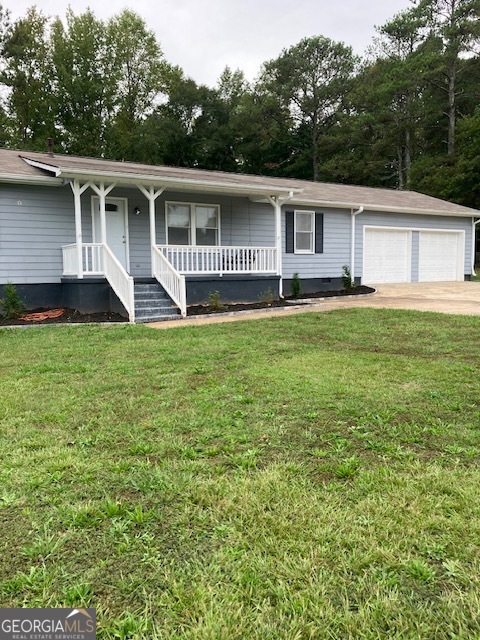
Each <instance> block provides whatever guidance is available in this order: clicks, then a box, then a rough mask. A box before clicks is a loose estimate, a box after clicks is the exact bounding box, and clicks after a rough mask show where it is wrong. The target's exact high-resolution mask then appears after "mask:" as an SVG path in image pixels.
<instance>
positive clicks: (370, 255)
mask: <svg viewBox="0 0 480 640" xmlns="http://www.w3.org/2000/svg"><path fill="white" fill-rule="evenodd" d="M363 255H364V263H363V278H362V281H363V282H364V283H365V284H386V283H390V282H392V283H393V282H410V280H411V265H412V233H411V231H410V230H408V229H388V228H376V229H372V228H365V236H364V249H363Z"/></svg>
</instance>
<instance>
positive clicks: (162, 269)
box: [152, 246, 187, 317]
mask: <svg viewBox="0 0 480 640" xmlns="http://www.w3.org/2000/svg"><path fill="white" fill-rule="evenodd" d="M152 256H153V275H154V276H155V278H156V279H157V280H158V282H159V283H160V284H161V285H162V287H163V288H164V289H165V291H166V292H167V293H168V295H169V296H170V297H171V298H172V300H173V301H174V302H175V304H176V305H177V306H178V307H179V309H180V313H181V314H182V316H183V317H185V316H186V315H187V288H186V285H185V276H182V275H180V274H179V273H178V271H177V270H176V269H175V268H174V266H173V265H172V264H171V263H170V262H169V261H168V259H167V258H166V257H165V255H164V254H163V253H162V252H161V251H160V250H159V248H158V247H155V246H153V247H152Z"/></svg>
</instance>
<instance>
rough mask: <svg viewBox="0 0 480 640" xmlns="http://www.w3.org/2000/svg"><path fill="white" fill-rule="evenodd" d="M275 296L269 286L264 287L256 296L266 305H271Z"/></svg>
mask: <svg viewBox="0 0 480 640" xmlns="http://www.w3.org/2000/svg"><path fill="white" fill-rule="evenodd" d="M276 298H277V296H276V295H275V293H274V292H273V291H272V290H271V289H270V287H268V289H266V290H265V291H262V292H261V293H260V294H259V296H258V299H259V301H260V302H263V304H266V305H268V306H271V305H272V304H273V303H274V302H275V300H276Z"/></svg>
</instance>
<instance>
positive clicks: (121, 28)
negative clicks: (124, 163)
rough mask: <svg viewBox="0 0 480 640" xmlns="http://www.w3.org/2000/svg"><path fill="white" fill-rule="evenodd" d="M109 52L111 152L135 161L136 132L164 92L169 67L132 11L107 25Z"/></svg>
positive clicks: (137, 16) (143, 24)
mask: <svg viewBox="0 0 480 640" xmlns="http://www.w3.org/2000/svg"><path fill="white" fill-rule="evenodd" d="M108 39H109V48H110V50H111V55H112V57H113V66H114V76H115V78H116V85H117V94H116V109H115V110H116V113H115V120H114V126H113V128H112V132H111V145H113V148H112V147H111V148H110V152H112V153H113V154H114V155H115V156H116V157H120V158H130V159H135V156H136V155H138V153H139V149H138V139H137V136H138V128H139V125H140V123H141V121H142V120H143V119H144V118H145V117H146V116H147V115H149V114H150V113H152V111H153V108H154V106H155V102H156V99H157V97H158V95H159V93H160V92H162V91H163V92H165V90H166V85H167V81H168V76H169V75H170V74H171V73H172V70H171V67H170V66H169V65H168V64H167V63H166V62H165V60H164V57H163V52H162V50H161V48H160V45H159V44H158V42H157V40H156V37H155V34H154V33H153V32H152V31H150V30H149V29H148V28H147V26H146V24H145V22H144V20H143V19H142V18H141V17H140V16H139V15H138V14H137V13H135V12H134V11H131V10H130V9H125V10H124V11H122V13H120V14H119V15H117V16H115V17H113V18H112V20H111V21H110V22H109V24H108Z"/></svg>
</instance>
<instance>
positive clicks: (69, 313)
mask: <svg viewBox="0 0 480 640" xmlns="http://www.w3.org/2000/svg"><path fill="white" fill-rule="evenodd" d="M374 291H375V289H372V288H371V287H364V286H361V287H355V288H354V289H351V290H350V291H346V290H345V289H340V290H339V291H317V292H316V293H302V294H301V296H300V298H299V300H305V299H309V300H310V299H315V298H331V297H338V296H352V295H353V296H358V295H365V294H367V293H373V292H374ZM288 301H292V302H295V299H294V298H292V297H291V296H287V297H285V299H283V300H274V301H273V302H272V303H271V304H267V303H265V302H250V303H242V304H226V305H223V308H221V309H216V308H212V307H209V306H208V305H203V304H198V305H192V306H189V307H188V310H187V315H189V316H198V315H205V314H213V313H228V312H231V311H248V310H249V309H271V308H274V307H289V306H290V304H289V303H288ZM297 304H302V302H300V301H299V302H298V303H297ZM303 304H306V303H303ZM82 322H83V323H87V322H95V323H102V322H128V320H127V318H124V317H123V316H121V315H120V314H119V313H110V312H107V313H80V312H79V311H76V310H75V309H45V308H40V309H33V310H32V311H28V312H25V314H23V315H22V316H21V317H20V318H15V319H10V320H6V319H5V318H3V317H2V316H0V327H6V326H12V325H18V326H29V325H40V324H74V323H82Z"/></svg>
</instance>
